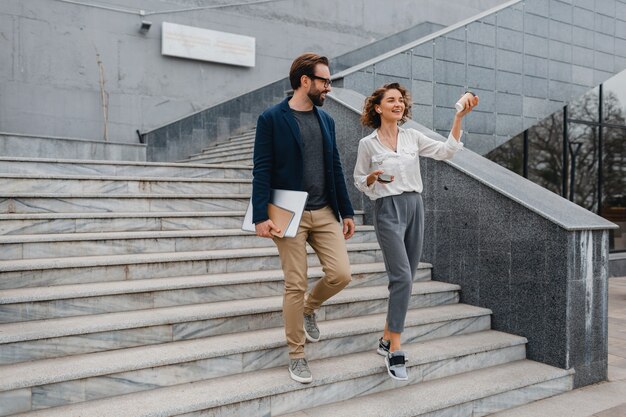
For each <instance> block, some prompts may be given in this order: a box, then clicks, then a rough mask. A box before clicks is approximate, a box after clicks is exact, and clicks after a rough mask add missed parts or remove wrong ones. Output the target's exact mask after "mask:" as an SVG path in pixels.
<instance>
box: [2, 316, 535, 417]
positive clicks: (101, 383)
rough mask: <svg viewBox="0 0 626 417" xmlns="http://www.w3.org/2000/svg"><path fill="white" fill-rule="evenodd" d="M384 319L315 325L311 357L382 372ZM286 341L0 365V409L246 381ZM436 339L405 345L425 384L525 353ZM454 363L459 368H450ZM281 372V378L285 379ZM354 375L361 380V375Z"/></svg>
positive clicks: (467, 337) (264, 338) (270, 333)
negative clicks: (17, 401) (379, 346)
mask: <svg viewBox="0 0 626 417" xmlns="http://www.w3.org/2000/svg"><path fill="white" fill-rule="evenodd" d="M384 320H385V317H384V315H377V316H371V317H370V316H367V317H365V318H362V319H361V318H359V319H349V320H333V321H330V322H324V323H320V330H321V332H323V335H324V339H322V340H321V341H320V342H319V343H316V344H309V345H307V349H306V350H307V358H308V360H309V361H317V360H321V359H326V358H332V357H334V356H336V355H337V346H341V352H342V356H345V355H348V354H350V355H355V356H359V357H361V358H362V359H363V360H364V361H367V360H370V362H374V363H376V365H378V366H376V367H379V366H380V363H381V362H382V357H377V358H372V351H373V350H374V349H375V346H376V341H377V339H378V336H379V335H380V328H381V327H382V323H383V322H384ZM372 321H374V322H378V323H380V325H379V327H378V328H376V326H372V325H368V324H366V323H368V322H372ZM411 324H412V326H410V327H407V330H409V331H411V332H412V333H415V332H417V333H420V332H421V331H422V330H421V329H420V328H421V326H420V325H419V324H418V323H411ZM283 337H284V334H283V331H282V329H280V328H276V329H269V330H264V331H258V332H255V333H248V334H237V335H227V336H217V337H213V338H206V339H200V340H194V341H186V342H176V343H169V344H167V345H158V346H150V347H142V348H130V349H123V350H117V351H110V352H103V353H95V354H86V355H76V356H72V357H68V358H58V359H49V360H42V361H36V362H29V363H24V364H16V365H7V366H2V367H0V372H2V374H3V375H4V378H3V380H2V381H0V410H2V409H3V405H2V404H3V401H2V397H3V396H2V393H4V395H5V397H9V395H10V394H11V393H12V395H11V396H12V398H19V397H20V395H19V394H20V393H22V395H23V396H24V397H26V396H28V394H30V395H29V399H31V401H24V403H23V410H20V411H29V410H31V409H33V410H37V409H43V408H49V407H58V406H62V405H66V404H73V403H79V402H83V401H89V400H95V399H101V398H110V397H113V396H116V395H125V394H130V393H133V392H141V391H147V390H150V389H155V388H161V387H167V386H173V385H176V384H184V383H190V382H199V381H206V380H209V379H212V378H223V377H228V376H229V375H233V374H239V373H246V374H244V375H245V376H243V377H244V378H245V377H247V376H249V375H250V374H248V373H254V372H255V371H259V370H262V369H270V368H277V369H280V368H281V367H282V368H284V367H285V364H286V363H287V349H286V346H285V342H284V340H283ZM441 337H443V338H445V339H430V338H428V337H427V336H426V337H424V338H421V337H416V338H413V339H412V340H411V342H407V343H405V349H406V350H407V354H409V355H410V358H411V361H412V362H413V363H414V364H413V366H412V368H413V369H412V370H413V371H417V372H419V373H422V374H423V380H430V379H434V378H444V377H446V376H448V375H452V374H455V373H457V372H459V371H461V372H467V371H469V370H473V369H480V368H482V367H485V366H494V365H498V364H502V363H507V362H510V361H515V360H520V359H523V358H524V356H525V343H526V339H525V338H523V337H519V336H513V335H509V334H506V333H501V332H496V331H492V330H484V331H477V332H474V333H467V334H463V333H460V334H456V335H452V336H444V335H442V336H441ZM359 352H366V353H364V354H362V353H359ZM373 359H375V360H373ZM372 360H373V361H372ZM453 361H455V362H456V363H454V364H453V365H452V364H451V363H452V362H453ZM312 365H313V363H312ZM364 370H365V372H366V373H368V374H369V375H368V377H369V378H371V377H374V376H375V375H376V373H375V371H372V370H371V369H367V368H364ZM283 372H284V374H283V378H284V377H287V378H288V376H287V373H286V372H285V371H283ZM376 376H377V377H380V375H376ZM359 378H361V381H360V382H363V380H362V378H363V375H359ZM346 382H347V381H346ZM382 382H383V383H384V381H382ZM0 415H1V413H0Z"/></svg>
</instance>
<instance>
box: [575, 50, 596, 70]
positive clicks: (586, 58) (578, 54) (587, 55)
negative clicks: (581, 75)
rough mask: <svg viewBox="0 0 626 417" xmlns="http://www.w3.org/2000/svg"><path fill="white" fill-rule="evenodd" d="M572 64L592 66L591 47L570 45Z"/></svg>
mask: <svg viewBox="0 0 626 417" xmlns="http://www.w3.org/2000/svg"><path fill="white" fill-rule="evenodd" d="M572 64H574V65H580V66H582V67H587V68H593V49H588V48H583V47H580V46H575V45H572Z"/></svg>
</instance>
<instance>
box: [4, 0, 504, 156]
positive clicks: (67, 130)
mask: <svg viewBox="0 0 626 417" xmlns="http://www.w3.org/2000/svg"><path fill="white" fill-rule="evenodd" d="M502 2H503V0H455V1H454V4H451V2H440V1H437V0H421V1H420V2H415V1H414V0H399V1H397V2H393V3H390V2H385V3H384V5H383V3H382V2H380V1H378V0H350V1H341V2H339V1H332V0H319V1H314V2H312V1H307V0H293V1H288V2H285V1H275V2H267V3H261V4H258V5H253V6H237V7H227V8H220V9H209V10H201V11H189V12H184V13H171V12H170V13H163V14H154V15H149V16H147V17H146V19H148V20H150V21H152V23H153V25H152V28H151V29H150V31H149V32H148V33H147V34H141V33H139V31H138V29H139V25H140V21H141V18H140V16H139V14H138V12H139V10H140V9H143V10H145V11H146V12H148V14H149V13H150V12H154V11H164V10H173V9H181V8H188V7H193V6H198V5H219V4H228V3H235V2H234V1H230V2H229V1H211V0H204V1H199V0H167V1H165V0H164V1H159V0H128V1H125V2H119V1H115V0H99V1H97V2H88V1H85V2H82V3H91V4H98V5H110V6H112V7H115V8H122V9H126V10H128V11H129V12H128V13H125V12H116V11H110V10H103V9H100V8H94V7H88V6H84V5H77V4H70V3H67V2H63V1H59V0H2V1H1V2H0V132H11V133H22V134H31V135H51V136H62V137H77V138H84V139H95V140H101V139H103V111H102V106H101V89H100V84H99V67H98V64H97V59H96V54H99V56H100V60H101V62H102V66H103V69H104V79H105V84H104V90H105V91H106V93H107V94H108V95H109V140H111V141H117V142H127V143H136V142H137V141H138V139H137V135H136V133H135V131H136V130H137V129H139V130H140V131H146V130H150V129H153V128H155V127H159V126H161V125H164V124H166V123H169V122H171V121H173V120H176V119H178V118H181V117H183V116H185V115H188V114H191V113H194V112H196V111H198V110H201V109H203V108H206V107H208V106H211V105H214V104H216V103H219V102H222V101H225V100H228V99H231V98H233V97H236V96H238V95H240V94H242V93H245V92H247V91H250V90H253V89H255V88H258V87H260V86H263V85H266V84H269V83H271V82H274V81H277V80H279V79H281V78H283V77H284V76H285V75H286V74H287V71H288V67H289V64H290V62H291V60H292V59H293V57H294V56H296V55H297V54H299V53H301V52H303V51H307V50H314V51H319V52H320V53H323V54H326V55H328V56H330V57H332V56H337V55H340V54H343V53H345V52H348V51H351V50H353V49H355V48H358V47H361V46H363V45H364V44H367V43H369V42H371V41H374V40H376V39H380V38H383V37H385V36H388V35H390V34H392V33H394V32H397V31H401V30H403V29H406V28H409V27H411V26H414V25H416V24H417V23H419V22H423V21H433V22H437V23H440V24H444V25H449V24H452V23H454V22H456V21H458V20H460V19H463V18H466V17H469V16H471V15H473V14H476V13H478V12H479V11H481V10H485V9H488V8H490V7H492V6H494V5H497V4H500V3H502ZM236 3H240V2H236ZM416 3H417V4H419V7H416ZM163 21H168V22H173V23H179V24H184V25H190V26H196V27H201V28H206V29H213V30H219V31H225V32H231V33H237V34H241V35H247V36H253V37H255V38H256V49H257V50H256V61H257V62H256V67H255V68H240V67H234V66H228V65H221V64H213V63H208V62H200V61H192V60H186V59H178V58H171V57H164V56H162V55H161V52H160V45H161V42H160V36H161V31H160V27H161V22H163ZM33 156H35V155H33Z"/></svg>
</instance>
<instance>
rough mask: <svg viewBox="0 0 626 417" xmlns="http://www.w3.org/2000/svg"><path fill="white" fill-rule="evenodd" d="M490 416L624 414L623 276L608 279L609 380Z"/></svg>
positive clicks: (625, 306)
mask: <svg viewBox="0 0 626 417" xmlns="http://www.w3.org/2000/svg"><path fill="white" fill-rule="evenodd" d="M491 417H626V277H620V278H610V279H609V380H608V381H607V382H603V383H600V384H595V385H590V386H587V387H584V388H580V389H577V390H574V391H571V392H568V393H566V394H562V395H558V396H556V397H552V398H548V399H546V400H542V401H537V402H535V403H532V404H529V405H526V406H523V407H518V408H514V409H512V410H508V411H504V412H501V413H496V414H492V416H491Z"/></svg>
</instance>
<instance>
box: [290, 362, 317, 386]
mask: <svg viewBox="0 0 626 417" xmlns="http://www.w3.org/2000/svg"><path fill="white" fill-rule="evenodd" d="M289 375H290V376H291V379H293V380H294V381H298V382H301V383H303V384H308V383H309V382H311V381H313V375H311V370H310V369H309V364H308V363H307V361H306V359H305V358H300V359H290V360H289Z"/></svg>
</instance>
